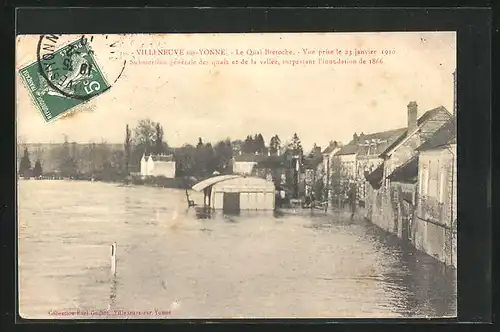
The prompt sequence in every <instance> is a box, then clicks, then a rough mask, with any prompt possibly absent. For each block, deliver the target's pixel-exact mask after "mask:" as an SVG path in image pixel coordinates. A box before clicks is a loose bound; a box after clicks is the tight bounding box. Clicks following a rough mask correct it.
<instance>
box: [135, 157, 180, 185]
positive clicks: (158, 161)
mask: <svg viewBox="0 0 500 332" xmlns="http://www.w3.org/2000/svg"><path fill="white" fill-rule="evenodd" d="M140 173H141V176H142V177H147V176H163V177H166V178H169V179H173V178H175V159H174V156H173V155H171V154H169V155H167V154H147V153H146V152H145V153H144V154H143V155H142V158H141V170H140Z"/></svg>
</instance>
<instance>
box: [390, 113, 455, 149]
mask: <svg viewBox="0 0 500 332" xmlns="http://www.w3.org/2000/svg"><path fill="white" fill-rule="evenodd" d="M441 111H444V112H446V113H448V114H450V113H449V112H448V110H447V109H446V108H445V107H444V106H439V107H436V108H433V109H431V110H428V111H427V112H425V113H424V114H423V115H422V116H421V117H420V118H418V120H417V127H421V126H422V125H423V124H424V123H425V122H427V121H428V120H430V119H432V118H433V117H434V116H435V115H436V114H438V113H439V112H441ZM450 116H451V114H450ZM407 136H408V130H405V131H404V133H403V134H401V136H399V137H398V138H397V139H396V140H395V141H394V142H393V143H392V144H391V145H389V146H388V147H387V148H386V149H385V150H384V151H382V153H381V154H380V157H382V158H384V157H385V156H386V154H387V153H389V151H390V150H392V149H393V148H395V147H396V146H397V145H398V144H399V143H401V142H402V141H403V140H404V139H405V138H406V137H407Z"/></svg>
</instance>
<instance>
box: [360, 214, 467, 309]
mask: <svg viewBox="0 0 500 332" xmlns="http://www.w3.org/2000/svg"><path fill="white" fill-rule="evenodd" d="M365 227H366V235H367V236H368V237H369V238H371V239H372V240H373V241H374V242H375V243H376V244H377V249H378V250H380V251H381V252H384V253H385V255H384V257H385V260H384V262H383V263H384V265H385V268H384V269H383V270H382V271H383V272H382V280H383V281H384V284H385V285H386V287H387V288H388V290H389V291H394V290H396V289H398V290H403V291H402V292H401V294H402V295H403V297H402V298H398V299H395V300H394V301H391V306H392V307H393V308H395V309H396V310H397V312H399V313H400V314H402V315H403V316H405V317H411V316H415V315H418V316H427V315H428V313H429V312H432V313H435V315H436V316H453V315H454V314H453V313H454V312H455V311H456V294H457V290H456V281H457V279H456V278H457V275H456V269H454V268H451V267H447V266H445V265H444V264H442V263H440V262H438V261H437V260H436V259H434V258H432V257H430V256H428V255H425V254H424V253H422V252H420V251H418V250H416V249H415V248H414V247H413V246H412V245H411V244H410V243H408V242H406V241H403V240H401V239H399V238H397V237H396V236H393V235H388V234H387V233H385V232H383V231H381V230H380V229H378V228H376V227H375V226H373V225H371V224H368V223H366V225H365Z"/></svg>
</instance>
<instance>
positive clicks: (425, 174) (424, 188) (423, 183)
mask: <svg viewBox="0 0 500 332" xmlns="http://www.w3.org/2000/svg"><path fill="white" fill-rule="evenodd" d="M425 166H426V165H424V167H422V177H421V179H420V191H421V193H422V196H426V195H427V192H428V188H429V169H428V168H427V167H425Z"/></svg>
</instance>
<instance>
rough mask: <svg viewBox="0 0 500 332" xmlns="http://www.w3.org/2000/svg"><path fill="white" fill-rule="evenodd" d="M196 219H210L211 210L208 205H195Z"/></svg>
mask: <svg viewBox="0 0 500 332" xmlns="http://www.w3.org/2000/svg"><path fill="white" fill-rule="evenodd" d="M195 211H196V219H212V212H213V210H212V209H211V208H210V207H195Z"/></svg>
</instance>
